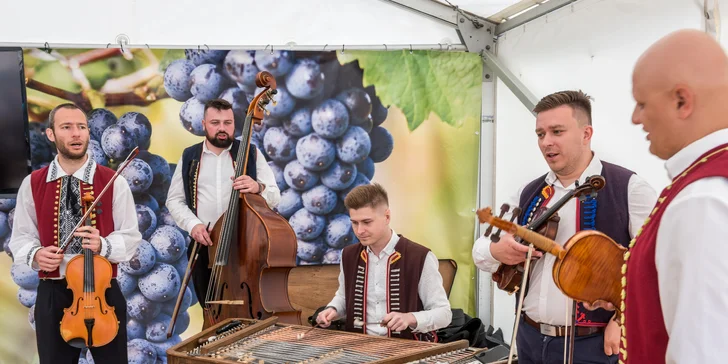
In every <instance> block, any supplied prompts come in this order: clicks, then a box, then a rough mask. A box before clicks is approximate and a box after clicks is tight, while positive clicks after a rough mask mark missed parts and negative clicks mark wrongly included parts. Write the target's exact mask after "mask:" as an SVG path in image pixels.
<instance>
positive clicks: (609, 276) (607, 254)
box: [477, 207, 627, 318]
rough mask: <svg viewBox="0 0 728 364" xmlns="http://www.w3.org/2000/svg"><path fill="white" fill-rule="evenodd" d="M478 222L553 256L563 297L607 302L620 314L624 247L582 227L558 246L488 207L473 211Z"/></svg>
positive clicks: (556, 277)
mask: <svg viewBox="0 0 728 364" xmlns="http://www.w3.org/2000/svg"><path fill="white" fill-rule="evenodd" d="M477 215H478V218H479V220H480V222H481V223H488V224H492V225H494V226H496V227H498V228H500V229H503V230H505V231H507V232H509V233H511V234H513V235H515V236H519V237H521V238H523V239H524V240H526V241H528V242H529V243H531V244H533V245H534V246H536V247H537V248H539V249H541V250H543V251H544V252H547V253H549V254H552V255H554V256H555V257H556V261H555V262H554V267H553V271H552V273H553V279H554V283H555V284H556V287H558V288H559V290H560V291H561V292H563V293H564V295H566V296H567V297H569V298H571V299H573V300H575V301H580V302H586V303H589V304H591V305H596V304H597V303H604V302H609V303H611V304H612V305H614V307H615V308H616V311H617V312H616V315H617V318H619V317H620V316H621V311H620V310H619V304H620V302H621V290H622V285H621V277H622V272H621V268H622V265H623V264H624V253H625V252H626V251H627V249H626V248H624V247H623V246H621V245H619V244H617V243H616V242H615V241H614V240H612V238H610V237H609V236H607V235H605V234H604V233H602V232H599V231H595V230H582V231H579V232H578V233H576V234H575V235H574V236H572V237H571V238H570V239H569V240H568V241H567V242H566V244H564V246H563V247H562V246H561V245H559V244H558V243H557V242H555V241H553V240H552V239H549V238H547V237H545V236H543V235H540V234H538V233H536V232H534V231H532V230H529V229H527V228H525V227H523V226H519V225H518V224H515V223H512V222H510V221H507V220H503V219H501V218H498V217H494V216H493V215H492V214H491V210H490V207H488V208H485V209H480V210H478V211H477Z"/></svg>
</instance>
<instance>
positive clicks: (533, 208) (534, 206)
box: [521, 195, 542, 226]
mask: <svg viewBox="0 0 728 364" xmlns="http://www.w3.org/2000/svg"><path fill="white" fill-rule="evenodd" d="M541 201H542V200H541V195H536V197H534V198H533V200H532V201H531V204H530V205H528V208H527V209H526V211H524V214H523V220H522V221H521V226H526V224H528V223H529V222H530V220H531V217H532V216H533V214H534V213H535V212H536V209H537V208H538V206H539V205H540V204H541Z"/></svg>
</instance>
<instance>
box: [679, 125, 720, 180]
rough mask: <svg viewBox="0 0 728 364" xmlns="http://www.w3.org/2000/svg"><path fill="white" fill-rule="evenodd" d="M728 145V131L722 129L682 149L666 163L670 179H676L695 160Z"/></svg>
mask: <svg viewBox="0 0 728 364" xmlns="http://www.w3.org/2000/svg"><path fill="white" fill-rule="evenodd" d="M725 143H728V129H721V130H718V131H715V132H712V133H710V134H708V135H706V136H704V137H702V138H700V139H698V140H696V141H694V142H692V143H690V144H688V146H686V147H685V148H683V149H681V150H680V151H679V152H677V153H675V155H673V156H672V157H670V159H668V160H667V161H665V169H666V170H667V174H668V176H669V177H670V179H674V178H675V177H676V176H678V175H679V174H680V173H682V172H683V171H684V170H685V169H687V168H688V167H690V165H691V164H693V162H695V160H697V159H698V158H700V156H701V155H703V154H705V153H706V152H707V151H709V150H711V149H713V148H715V147H717V146H719V145H722V144H725Z"/></svg>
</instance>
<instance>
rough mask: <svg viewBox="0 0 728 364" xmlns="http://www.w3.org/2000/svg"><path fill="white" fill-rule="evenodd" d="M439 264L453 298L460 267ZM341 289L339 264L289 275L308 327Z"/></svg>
mask: <svg viewBox="0 0 728 364" xmlns="http://www.w3.org/2000/svg"><path fill="white" fill-rule="evenodd" d="M439 261H440V267H439V270H440V275H442V283H443V286H444V288H445V293H446V294H447V296H448V298H449V297H450V290H451V289H452V284H453V281H454V280H455V273H457V270H458V265H457V263H456V262H455V261H454V260H452V259H440V260H439ZM338 288H339V265H338V264H329V265H307V266H300V267H296V268H293V269H292V270H291V273H290V275H289V276H288V297H290V299H291V303H292V304H293V307H295V308H296V309H298V310H301V321H303V322H302V323H303V324H304V325H305V324H307V322H308V317H309V316H311V315H313V313H314V312H316V310H317V309H318V308H319V307H321V306H326V305H327V304H328V303H329V302H331V299H333V298H334V294H336V290H337V289H338Z"/></svg>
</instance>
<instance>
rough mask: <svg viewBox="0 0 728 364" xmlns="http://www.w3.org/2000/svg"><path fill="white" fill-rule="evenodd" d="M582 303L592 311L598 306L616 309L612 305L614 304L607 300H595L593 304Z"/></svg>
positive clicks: (610, 309)
mask: <svg viewBox="0 0 728 364" xmlns="http://www.w3.org/2000/svg"><path fill="white" fill-rule="evenodd" d="M582 304H583V305H584V308H586V309H587V310H589V311H594V310H596V309H598V308H603V309H605V310H607V311H614V310H616V308H615V307H614V305H613V304H611V303H609V302H607V301H597V302H595V303H594V305H590V304H588V303H586V302H582Z"/></svg>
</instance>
